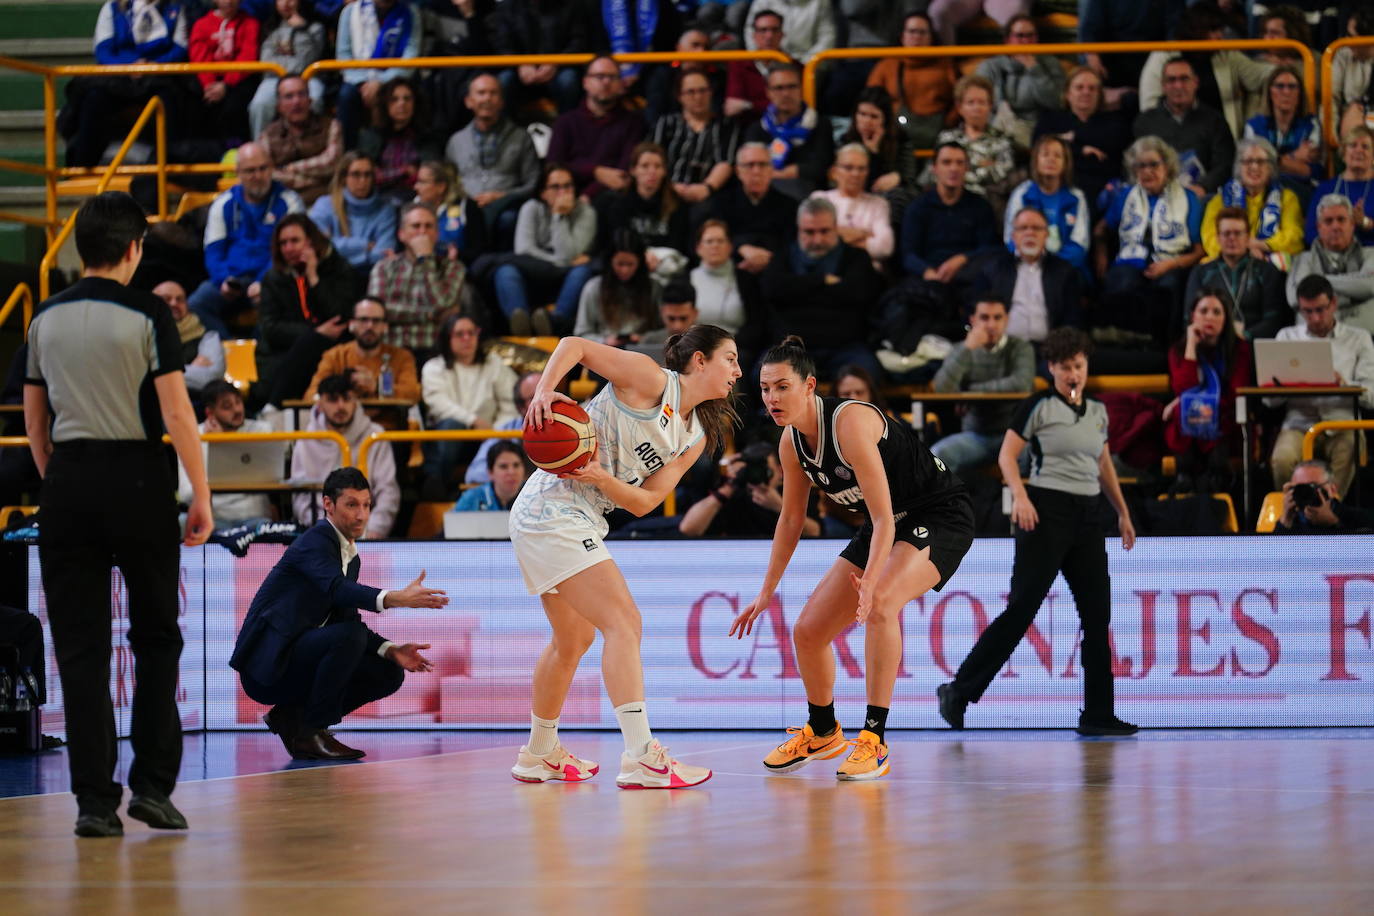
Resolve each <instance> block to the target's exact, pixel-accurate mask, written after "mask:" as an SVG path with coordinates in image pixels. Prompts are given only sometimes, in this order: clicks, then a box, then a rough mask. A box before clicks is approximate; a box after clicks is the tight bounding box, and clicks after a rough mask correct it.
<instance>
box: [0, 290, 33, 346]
mask: <svg viewBox="0 0 1374 916" xmlns="http://www.w3.org/2000/svg"><path fill="white" fill-rule="evenodd" d="M20 302H22V303H24V334H25V335H26V336H27V335H28V333H29V322H30V321H32V320H33V290H31V289H29V285H28V284H27V283H20V284H19V285H18V286H16V287H15V288H14V291H13V292H12V293H10V295H9V298H8V299H6V300H5V304H4V305H3V306H0V327H4V326H5V321H6V320H7V319H8V318H9V317H10V312H12V311H14V309H15V306H16V305H18V304H19V303H20Z"/></svg>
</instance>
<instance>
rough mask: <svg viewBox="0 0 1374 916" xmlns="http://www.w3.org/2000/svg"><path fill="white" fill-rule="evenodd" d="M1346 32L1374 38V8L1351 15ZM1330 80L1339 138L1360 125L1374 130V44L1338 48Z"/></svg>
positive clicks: (1352, 35) (1332, 61)
mask: <svg viewBox="0 0 1374 916" xmlns="http://www.w3.org/2000/svg"><path fill="white" fill-rule="evenodd" d="M1344 32H1345V33H1346V34H1348V35H1349V36H1350V37H1352V38H1355V37H1364V38H1367V37H1369V36H1371V35H1374V8H1371V7H1369V6H1363V7H1362V8H1361V9H1360V10H1358V11H1357V12H1355V13H1353V14H1351V16H1350V18H1349V20H1348V24H1347V26H1346V28H1345V29H1344ZM1330 79H1331V100H1332V102H1334V103H1335V111H1336V117H1337V118H1338V119H1339V120H1338V121H1337V122H1336V123H1337V130H1336V136H1338V137H1344V136H1345V135H1346V134H1347V133H1348V132H1349V130H1350V128H1352V127H1354V126H1355V125H1356V124H1363V125H1365V126H1366V127H1374V90H1371V89H1370V87H1371V86H1374V45H1361V46H1358V47H1347V48H1340V49H1338V50H1337V51H1336V53H1335V54H1334V55H1333V56H1332V58H1331V77H1330Z"/></svg>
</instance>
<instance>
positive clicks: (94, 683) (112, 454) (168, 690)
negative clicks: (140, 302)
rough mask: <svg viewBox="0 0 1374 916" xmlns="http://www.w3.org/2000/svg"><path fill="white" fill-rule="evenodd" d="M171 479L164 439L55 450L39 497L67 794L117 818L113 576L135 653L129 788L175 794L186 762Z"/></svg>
mask: <svg viewBox="0 0 1374 916" xmlns="http://www.w3.org/2000/svg"><path fill="white" fill-rule="evenodd" d="M175 491H176V479H175V478H174V477H173V475H172V469H171V466H170V464H169V459H168V455H167V452H166V450H165V448H164V447H163V446H162V445H161V444H160V443H148V442H126V441H121V442H102V441H79V442H64V443H59V444H58V445H57V446H56V447H55V448H54V449H53V454H52V458H51V459H50V460H49V462H48V469H47V474H46V475H45V477H44V479H43V490H42V497H41V499H40V506H41V515H40V516H39V518H40V523H39V533H38V556H39V559H40V560H41V562H42V569H43V591H44V593H45V594H46V596H47V602H48V621H49V624H50V626H51V628H52V641H53V650H54V654H55V655H56V657H57V667H58V673H59V675H60V676H61V680H62V693H63V707H64V710H65V713H66V723H67V758H68V766H69V767H70V769H71V777H72V792H73V793H75V795H76V801H77V805H78V807H79V808H80V809H81V810H82V811H83V812H102V811H114V810H115V809H116V808H117V807H118V805H119V801H120V795H121V789H120V786H119V784H118V783H116V782H115V781H114V769H115V763H116V759H117V757H118V749H117V745H116V742H115V722H114V708H113V705H112V703H111V700H110V651H111V650H110V636H111V632H110V631H111V612H110V591H111V584H110V572H111V569H112V568H113V567H115V566H118V567H119V570H120V572H121V573H122V574H123V577H124V590H125V595H126V599H127V601H126V607H127V611H128V617H129V628H128V640H129V647H130V649H132V651H133V656H134V672H133V673H134V688H133V703H132V722H131V732H130V734H131V738H132V744H133V751H134V759H133V764H132V765H131V767H130V769H129V787H130V789H132V790H133V791H134V792H135V793H142V792H146V791H148V790H153V791H156V792H160V793H162V794H163V795H170V794H171V792H172V789H173V788H174V787H175V785H176V777H177V770H178V769H179V768H180V766H181V720H180V718H179V716H178V714H177V705H176V690H177V666H178V662H179V660H180V658H181V645H182V638H181V628H180V626H179V625H178V622H177V612H178V607H179V605H178V584H179V580H180V574H181V556H180V548H179V546H178V541H179V534H180V532H179V528H178V523H177V512H176V503H175Z"/></svg>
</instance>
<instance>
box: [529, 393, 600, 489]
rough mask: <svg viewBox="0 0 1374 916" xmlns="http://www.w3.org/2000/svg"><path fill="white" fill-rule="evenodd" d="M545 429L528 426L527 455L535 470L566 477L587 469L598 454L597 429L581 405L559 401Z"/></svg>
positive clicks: (552, 408) (545, 424)
mask: <svg viewBox="0 0 1374 916" xmlns="http://www.w3.org/2000/svg"><path fill="white" fill-rule="evenodd" d="M550 409H551V410H552V411H553V416H552V417H550V418H549V419H548V420H547V421H545V423H544V428H543V429H536V428H535V427H534V426H532V425H530V424H529V423H528V422H527V423H526V424H525V454H526V455H528V456H529V459H530V461H532V462H534V465H535V467H539V468H543V469H544V470H546V471H548V472H549V473H550V474H566V473H568V472H569V471H575V470H577V469H578V468H580V467H582V466H583V465H585V464H586V463H587V462H588V461H590V460H591V458H592V453H593V452H594V451H596V429H595V428H593V426H592V421H591V418H590V417H588V416H587V412H586V411H585V410H583V409H582V408H581V407H579V406H578V405H577V404H573V403H570V402H568V401H555V402H554V404H553V406H552V407H551V408H550Z"/></svg>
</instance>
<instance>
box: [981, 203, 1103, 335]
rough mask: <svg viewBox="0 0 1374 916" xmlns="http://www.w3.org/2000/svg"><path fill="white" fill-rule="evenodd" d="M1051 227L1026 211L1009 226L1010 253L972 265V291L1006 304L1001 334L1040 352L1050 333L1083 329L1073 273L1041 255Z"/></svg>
mask: <svg viewBox="0 0 1374 916" xmlns="http://www.w3.org/2000/svg"><path fill="white" fill-rule="evenodd" d="M1049 237H1050V224H1049V222H1048V220H1046V219H1045V214H1043V213H1041V212H1040V211H1039V210H1036V209H1033V208H1030V207H1027V208H1025V209H1022V210H1020V211H1019V212H1017V214H1016V215H1015V216H1013V217H1012V221H1011V243H1012V246H1013V249H1014V250H1012V251H1008V250H1006V249H1005V248H998V249H997V250H995V251H993V252H992V253H991V254H989V255H987V256H986V257H981V258H979V259H978V260H977V262H976V263H977V267H976V270H977V274H976V276H975V279H974V281H973V288H974V289H975V291H978V292H979V294H980V295H982V296H985V297H988V298H992V299H996V300H998V301H999V302H1005V303H1006V304H1007V309H1008V318H1007V327H1006V333H1007V334H1008V335H1010V336H1012V337H1015V338H1017V339H1018V340H1028V341H1030V342H1031V343H1033V344H1035V345H1036V346H1039V345H1040V344H1042V343H1044V342H1045V338H1046V337H1048V336H1049V333H1050V331H1053V330H1054V329H1055V328H1058V327H1063V326H1065V325H1068V326H1070V327H1075V328H1079V329H1086V326H1087V325H1086V321H1085V316H1084V314H1083V285H1082V281H1081V280H1080V276H1079V273H1078V271H1077V269H1075V268H1074V266H1073V265H1072V264H1070V263H1069V262H1068V261H1066V260H1064V259H1063V258H1061V257H1059V256H1058V255H1054V254H1050V253H1049V252H1048V251H1046V250H1045V244H1046V243H1047V242H1048V241H1049Z"/></svg>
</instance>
